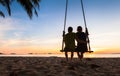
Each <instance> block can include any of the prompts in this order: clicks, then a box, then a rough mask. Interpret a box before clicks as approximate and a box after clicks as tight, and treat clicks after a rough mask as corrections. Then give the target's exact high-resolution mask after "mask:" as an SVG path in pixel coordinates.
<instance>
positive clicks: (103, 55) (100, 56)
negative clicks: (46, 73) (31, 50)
mask: <svg viewBox="0 0 120 76" xmlns="http://www.w3.org/2000/svg"><path fill="white" fill-rule="evenodd" d="M68 56H69V57H70V54H69V55H68ZM0 57H65V55H64V53H62V54H37V55H35V54H32V55H27V54H26V55H0ZM74 57H77V54H76V53H75V54H74ZM84 57H85V58H120V54H94V53H89V54H88V53H87V54H84Z"/></svg>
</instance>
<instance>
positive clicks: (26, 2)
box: [0, 0, 41, 19]
mask: <svg viewBox="0 0 120 76" xmlns="http://www.w3.org/2000/svg"><path fill="white" fill-rule="evenodd" d="M13 1H16V2H17V3H19V4H20V5H21V6H22V7H23V8H24V9H25V11H26V13H27V14H28V16H29V17H30V19H32V16H33V12H34V14H35V15H36V16H38V13H37V9H38V10H39V7H40V5H39V3H40V2H41V0H0V5H2V6H3V7H5V8H6V9H7V12H8V14H9V16H11V7H10V6H11V4H12V3H13ZM0 16H2V17H5V15H4V12H3V11H1V10H0Z"/></svg>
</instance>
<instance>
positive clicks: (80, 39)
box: [63, 26, 87, 61]
mask: <svg viewBox="0 0 120 76" xmlns="http://www.w3.org/2000/svg"><path fill="white" fill-rule="evenodd" d="M86 36H87V35H86V33H84V32H82V27H81V26H78V27H77V33H74V32H73V28H72V27H68V33H67V34H65V35H63V40H64V43H65V48H64V52H65V56H66V60H67V61H68V52H71V60H72V59H73V56H74V52H77V55H78V58H79V59H80V60H81V59H82V58H83V54H84V52H86V51H87V41H86ZM75 40H76V41H77V46H76V45H75Z"/></svg>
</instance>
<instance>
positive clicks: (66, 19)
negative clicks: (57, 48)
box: [61, 0, 68, 52]
mask: <svg viewBox="0 0 120 76" xmlns="http://www.w3.org/2000/svg"><path fill="white" fill-rule="evenodd" d="M67 9H68V0H66V8H65V18H64V30H63V36H64V35H65V28H66V20H67ZM63 49H64V40H62V50H61V52H63Z"/></svg>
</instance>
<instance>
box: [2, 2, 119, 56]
mask: <svg viewBox="0 0 120 76" xmlns="http://www.w3.org/2000/svg"><path fill="white" fill-rule="evenodd" d="M83 1H84V8H85V14H86V20H87V26H88V30H89V33H90V35H89V37H90V41H91V48H92V50H94V51H95V52H96V53H120V47H119V45H120V0H83ZM0 9H1V10H3V11H4V12H5V14H6V18H2V17H0V52H2V53H5V54H9V53H17V54H27V53H48V52H55V53H59V50H60V49H61V44H62V31H63V21H64V11H65V0H42V1H41V3H40V10H39V16H38V17H36V16H34V17H33V19H32V20H30V19H29V17H28V16H27V14H26V13H25V11H24V10H23V9H22V7H20V6H19V4H17V3H14V4H12V7H11V9H12V16H8V14H7V12H6V9H5V8H3V7H1V6H0ZM79 25H81V26H82V27H83V28H84V23H83V16H82V11H81V5H80V0H69V5H68V17H67V26H66V30H67V27H69V26H72V27H73V29H74V32H76V28H77V26H79ZM66 32H67V31H66Z"/></svg>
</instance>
